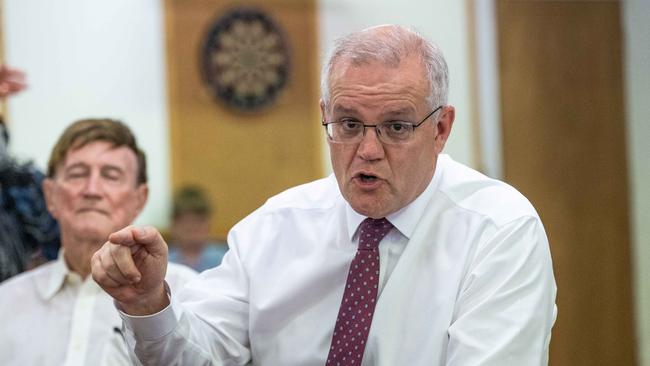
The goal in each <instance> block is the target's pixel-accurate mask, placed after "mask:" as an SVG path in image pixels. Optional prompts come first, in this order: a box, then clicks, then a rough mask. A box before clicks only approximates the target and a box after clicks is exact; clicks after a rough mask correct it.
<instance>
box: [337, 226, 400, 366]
mask: <svg viewBox="0 0 650 366" xmlns="http://www.w3.org/2000/svg"><path fill="white" fill-rule="evenodd" d="M392 228H393V225H392V224H391V223H390V222H388V220H386V219H385V218H384V219H371V218H367V219H365V220H364V221H363V222H362V223H361V225H360V226H359V249H358V250H357V254H356V255H355V256H354V259H353V260H352V263H351V264H350V271H349V272H348V280H347V282H346V284H345V292H343V299H342V300H341V307H340V308H339V315H338V318H336V325H335V327H334V336H333V337H332V345H331V346H330V351H329V355H328V356H327V365H331V366H338V365H340V366H353V365H354V366H357V365H361V359H362V358H363V351H364V350H365V348H366V341H367V339H368V332H369V331H370V324H371V323H372V315H373V313H374V312H375V302H376V300H377V285H378V284H379V248H378V246H379V242H380V241H381V239H383V238H384V236H386V234H388V232H389V231H390V229H392Z"/></svg>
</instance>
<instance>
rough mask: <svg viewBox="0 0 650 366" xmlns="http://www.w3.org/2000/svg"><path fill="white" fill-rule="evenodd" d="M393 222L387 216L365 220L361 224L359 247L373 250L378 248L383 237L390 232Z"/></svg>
mask: <svg viewBox="0 0 650 366" xmlns="http://www.w3.org/2000/svg"><path fill="white" fill-rule="evenodd" d="M392 228H393V224H391V223H390V221H388V220H386V218H381V219H371V218H367V219H365V220H363V222H362V223H361V225H359V249H366V250H371V249H374V248H377V246H378V245H379V242H380V241H381V239H383V238H384V236H386V234H388V232H389V231H390V229H392Z"/></svg>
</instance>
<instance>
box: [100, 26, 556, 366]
mask: <svg viewBox="0 0 650 366" xmlns="http://www.w3.org/2000/svg"><path fill="white" fill-rule="evenodd" d="M323 75H324V78H323V90H322V99H321V102H320V105H321V111H322V119H323V120H322V124H323V125H324V126H325V129H326V131H327V137H328V143H329V147H330V156H331V160H332V166H333V170H334V174H333V175H332V176H330V177H328V178H325V179H321V180H318V181H315V182H312V183H308V184H305V185H302V186H298V187H295V188H292V189H290V190H288V191H286V192H283V193H281V194H279V195H277V196H275V197H273V198H271V199H269V200H268V201H267V202H266V203H265V204H264V205H263V206H262V207H261V208H259V209H258V210H256V211H255V212H253V213H252V214H250V215H249V216H248V217H246V218H245V219H243V220H242V221H241V222H239V223H238V224H237V225H235V226H234V227H233V228H232V230H231V231H230V233H229V236H228V245H229V246H230V250H229V252H228V253H227V254H226V255H225V257H224V260H223V262H222V264H221V266H219V267H218V268H216V269H214V270H209V271H206V272H204V273H203V274H202V275H201V276H200V277H199V278H198V279H197V280H195V281H192V282H191V283H189V284H188V285H187V286H186V287H185V288H184V289H183V290H182V291H181V292H175V291H173V290H171V291H170V290H169V288H168V287H167V286H165V283H164V273H165V271H164V268H165V265H166V261H167V246H166V244H165V242H164V241H163V240H162V239H161V236H160V235H159V234H158V233H157V232H156V231H155V230H152V229H151V228H144V229H143V228H136V227H128V228H125V229H123V230H120V231H118V232H116V233H114V234H112V235H111V236H110V237H109V242H107V243H106V244H105V245H104V246H103V247H102V248H101V249H100V250H99V251H98V252H97V253H96V254H95V256H94V257H93V263H92V267H93V277H94V278H95V279H96V280H97V281H98V283H99V284H100V285H101V286H102V287H103V288H104V289H105V290H106V291H107V292H108V293H109V294H110V295H111V296H113V297H114V298H115V299H116V303H117V305H118V307H119V308H120V309H121V311H122V312H123V314H122V316H123V319H124V322H125V327H126V329H127V332H126V334H125V335H126V338H127V342H128V343H129V346H130V347H131V349H132V350H133V354H134V355H135V356H137V357H138V358H139V359H140V360H141V361H143V362H144V363H146V364H151V365H177V364H184V365H207V364H213V365H246V364H253V365H296V366H298V365H300V366H305V365H362V364H363V365H385V366H396V365H409V366H418V365H495V366H496V365H498V366H502V365H542V364H545V363H547V359H548V346H549V341H550V337H551V328H552V326H553V323H554V320H555V313H556V310H555V292H556V288H555V281H554V278H553V270H552V265H551V257H550V253H549V245H548V241H547V238H546V235H545V233H544V228H543V226H542V223H541V221H540V219H539V217H538V215H537V213H536V212H535V210H534V209H533V207H532V206H531V205H530V203H529V202H528V201H527V200H526V199H525V198H524V197H523V196H522V195H521V194H520V193H519V192H517V191H516V190H515V189H514V188H512V187H510V186H508V185H506V184H505V183H502V182H499V181H496V180H493V179H490V178H487V177H485V176H484V175H482V174H480V173H478V172H476V171H474V170H472V169H470V168H468V167H465V166H463V165H461V164H459V163H457V162H455V161H453V160H452V159H451V158H450V157H449V156H447V155H443V154H441V151H442V150H443V147H444V145H445V142H446V141H447V139H448V137H449V134H450V132H451V128H452V124H453V121H454V114H455V110H454V107H452V106H450V105H448V104H447V84H448V82H447V66H446V63H445V60H444V58H443V56H442V54H441V52H440V51H439V50H438V48H436V47H435V46H434V45H432V44H431V43H429V42H428V41H426V40H424V39H423V38H422V37H421V36H419V35H418V34H416V33H415V32H412V31H410V30H408V29H406V28H403V27H400V26H380V27H375V28H370V29H367V30H365V31H362V32H358V33H353V34H350V35H348V36H346V37H344V38H343V39H341V40H339V41H338V43H337V45H336V46H335V48H334V50H333V52H332V54H331V58H330V59H329V62H328V63H327V64H326V65H325V72H324V73H323ZM134 248H137V249H134Z"/></svg>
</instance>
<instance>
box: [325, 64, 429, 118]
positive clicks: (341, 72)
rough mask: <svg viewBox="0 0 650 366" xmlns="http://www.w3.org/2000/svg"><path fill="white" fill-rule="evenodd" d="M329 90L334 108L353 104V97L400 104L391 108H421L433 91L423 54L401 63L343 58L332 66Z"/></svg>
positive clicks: (329, 106) (327, 102) (366, 100)
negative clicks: (349, 103) (358, 61)
mask: <svg viewBox="0 0 650 366" xmlns="http://www.w3.org/2000/svg"><path fill="white" fill-rule="evenodd" d="M329 90H330V91H329V95H328V97H329V100H328V101H325V102H326V104H327V106H328V109H329V110H330V111H334V110H335V109H340V108H349V106H348V105H346V104H347V103H346V102H349V101H363V102H365V103H367V104H368V105H373V104H377V103H379V105H383V103H386V102H391V103H393V104H396V106H394V107H391V109H395V108H416V109H417V107H421V105H424V104H427V103H428V96H429V95H430V87H429V81H428V79H427V78H426V69H425V67H424V65H423V64H422V62H421V61H420V60H419V58H407V59H403V60H402V61H401V62H400V63H399V64H397V65H392V64H386V63H383V62H380V61H371V62H363V63H357V62H354V61H350V60H348V61H342V62H340V63H339V64H337V65H336V66H335V68H333V69H332V72H331V74H330V79H329ZM400 102H402V103H400ZM402 104H403V106H402ZM373 108H374V107H373Z"/></svg>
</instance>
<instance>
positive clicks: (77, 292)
mask: <svg viewBox="0 0 650 366" xmlns="http://www.w3.org/2000/svg"><path fill="white" fill-rule="evenodd" d="M47 175H48V177H47V178H46V179H45V180H44V182H43V190H44V193H45V198H46V202H47V207H48V210H49V211H50V212H51V213H52V215H53V216H54V217H55V218H56V219H57V220H58V222H59V225H60V228H61V248H62V249H61V251H60V252H59V257H58V259H57V260H56V261H53V262H50V263H47V264H44V265H42V266H40V267H37V268H36V269H33V270H31V271H28V272H25V273H22V274H20V275H18V276H16V277H13V278H11V279H9V280H7V281H6V282H4V283H2V285H1V286H0V309H1V311H0V324H2V326H0V365H39V366H42V365H103V364H105V365H129V364H131V362H130V361H129V358H128V352H127V350H126V345H125V343H124V339H123V335H122V331H121V319H120V317H119V315H118V312H117V311H116V310H115V307H114V305H113V301H112V299H111V298H110V297H109V296H108V295H107V294H106V293H105V292H104V291H102V290H101V288H100V287H99V286H97V284H96V283H95V282H94V281H93V279H92V277H91V276H89V274H90V258H91V256H92V255H93V253H94V252H95V251H97V249H98V248H99V247H100V246H101V245H102V244H103V243H104V242H105V241H106V240H107V238H108V235H109V234H110V233H112V232H114V231H116V230H119V229H120V228H123V227H125V226H126V225H129V224H130V223H131V222H132V221H133V220H134V219H135V217H136V216H137V215H138V214H139V213H140V211H141V210H142V208H143V207H144V205H145V202H146V200H147V194H148V188H147V175H146V159H145V155H144V153H143V152H142V150H140V148H139V147H138V145H137V143H136V140H135V137H134V136H133V134H132V133H131V131H130V130H129V128H128V127H127V126H126V125H124V124H122V123H121V122H118V121H113V120H108V119H100V120H82V121H78V122H76V123H74V124H72V125H71V126H70V127H68V128H67V129H66V131H65V132H64V133H63V135H62V136H61V137H60V138H59V141H58V142H57V143H56V145H55V147H54V149H53V151H52V155H51V157H50V162H49V165H48V173H47ZM195 276H196V272H194V271H192V270H191V269H189V268H187V267H184V266H177V265H170V266H169V268H168V271H167V277H166V279H167V281H168V282H169V284H170V286H171V288H173V289H180V287H181V286H182V285H183V284H184V283H185V282H187V281H189V280H190V279H192V278H193V277H195Z"/></svg>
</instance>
